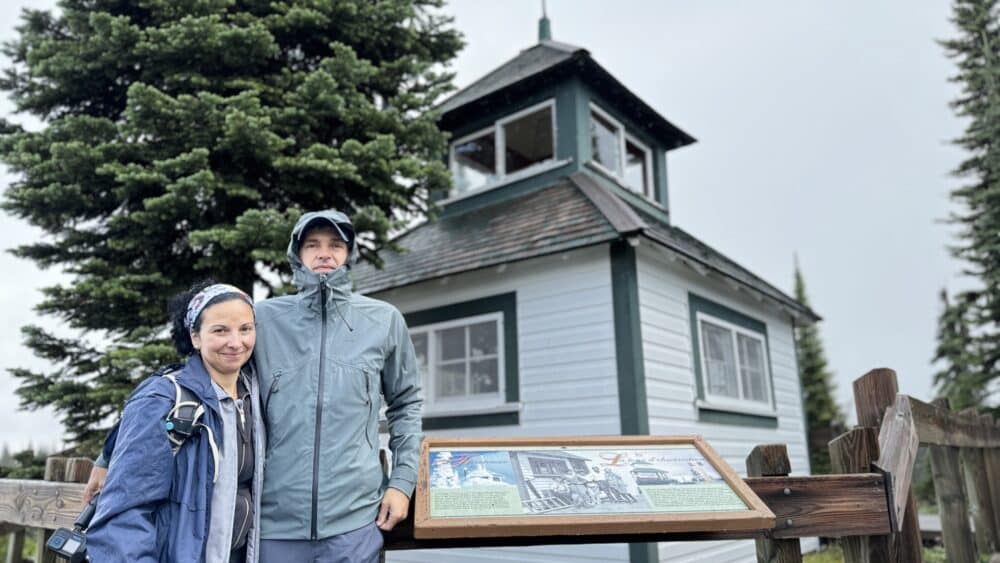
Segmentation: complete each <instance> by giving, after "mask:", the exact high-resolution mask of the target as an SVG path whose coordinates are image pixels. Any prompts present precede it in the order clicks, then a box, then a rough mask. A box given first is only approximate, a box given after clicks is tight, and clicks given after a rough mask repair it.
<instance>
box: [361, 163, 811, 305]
mask: <svg viewBox="0 0 1000 563" xmlns="http://www.w3.org/2000/svg"><path fill="white" fill-rule="evenodd" d="M638 235H642V236H644V237H646V238H648V239H649V240H652V241H653V242H655V243H657V244H659V245H661V246H663V247H665V248H667V249H668V250H670V251H671V252H673V253H674V254H675V255H676V256H677V257H678V258H679V259H680V260H682V261H683V262H685V263H687V264H688V265H690V266H691V267H692V268H694V269H695V270H697V271H699V272H702V273H705V274H711V275H714V276H717V277H721V278H722V279H724V280H727V281H728V282H729V283H731V284H735V285H736V286H737V287H740V288H742V289H746V290H748V291H749V292H750V293H751V294H753V295H755V296H757V297H758V298H759V299H761V300H767V301H770V302H772V303H775V304H777V305H779V306H781V307H782V308H784V309H786V310H788V311H789V312H791V313H793V314H795V315H796V316H801V317H804V318H805V319H806V320H807V322H813V321H817V320H819V318H820V317H819V316H818V315H817V314H816V313H814V312H813V311H812V310H811V309H809V308H808V307H805V306H803V305H802V304H800V303H799V302H798V301H796V300H795V299H793V298H792V297H790V296H788V295H786V294H785V293H784V292H782V291H781V290H779V289H778V288H776V287H774V286H773V285H771V284H769V283H767V282H766V281H764V280H763V279H761V278H760V277H758V276H756V275H755V274H753V273H752V272H750V271H749V270H747V269H746V268H744V267H742V266H740V265H739V264H737V263H736V262H734V261H732V260H730V259H729V258H727V257H726V256H724V255H722V254H721V253H720V252H718V251H716V250H714V249H713V248H711V247H710V246H708V245H707V244H705V243H703V242H701V241H699V240H698V239H696V238H694V237H693V236H691V235H690V234H688V233H687V232H685V231H683V230H682V229H679V228H677V227H674V226H671V225H669V224H667V223H665V222H663V221H662V220H660V219H659V218H657V217H655V216H653V215H652V214H650V213H647V212H645V211H643V210H641V209H639V208H637V207H634V206H633V205H631V204H629V203H627V202H626V201H625V200H624V199H622V198H620V197H619V196H618V195H616V194H615V193H613V192H612V191H611V190H609V189H608V188H606V187H604V186H602V185H600V184H598V183H597V181H596V180H594V178H592V177H591V176H590V175H589V174H588V173H585V172H578V173H576V174H573V175H572V176H569V177H568V178H564V179H562V180H559V181H558V182H556V183H555V184H553V185H551V186H549V187H546V188H542V189H540V190H537V191H533V192H530V193H527V194H525V195H521V196H518V197H514V198H511V199H508V200H504V201H500V202H497V203H494V204H492V205H489V206H485V207H481V208H478V209H475V210H471V211H469V212H466V213H460V214H455V215H446V216H444V217H442V218H440V219H438V220H436V221H430V222H427V223H424V224H422V225H419V226H417V227H415V228H413V229H412V230H410V231H409V232H407V233H405V234H403V235H402V236H400V237H399V238H398V239H396V241H395V242H397V243H398V244H399V245H400V246H401V247H402V248H403V249H405V251H404V252H401V253H400V252H392V251H384V252H382V253H381V255H380V256H381V258H382V260H383V262H384V267H383V269H377V268H375V267H374V266H372V265H371V264H368V263H362V264H358V265H357V266H356V267H355V268H354V279H355V282H356V284H357V287H358V291H360V292H361V293H365V294H371V293H378V292H382V291H386V290H389V289H394V288H398V287H403V286H407V285H411V284H414V283H419V282H423V281H427V280H432V279H438V278H442V277H445V276H450V275H455V274H459V273H462V272H468V271H472V270H478V269H481V268H487V267H491V266H498V265H500V264H506V263H510V262H516V261H519V260H526V259H528V258H536V257H539V256H545V255H548V254H554V253H558V252H565V251H567V250H572V249H575V248H582V247H585V246H591V245H594V244H599V243H604V242H609V241H612V240H616V239H619V238H623V237H632V236H638Z"/></svg>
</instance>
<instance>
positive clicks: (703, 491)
mask: <svg viewBox="0 0 1000 563" xmlns="http://www.w3.org/2000/svg"><path fill="white" fill-rule="evenodd" d="M421 462H422V463H421V467H420V475H419V479H418V483H417V487H418V490H419V494H418V496H417V506H416V514H415V519H414V536H415V537H416V538H449V537H454V538H459V537H498V536H511V537H513V536H536V535H559V534H572V535H576V534H588V533H601V534H608V533H626V534H627V533H656V532H662V533H669V532H674V531H676V532H692V531H716V530H762V529H768V528H770V527H771V526H772V525H773V523H774V515H773V514H772V513H771V512H770V510H768V509H767V507H766V506H765V505H764V504H763V503H762V502H761V501H760V499H758V498H757V496H756V495H754V493H753V491H751V490H750V488H749V487H747V486H746V484H745V483H744V482H743V480H742V479H740V478H739V477H738V476H737V475H736V474H735V473H734V472H733V470H732V469H731V468H730V467H729V466H728V465H726V463H725V462H724V461H723V460H722V459H721V458H720V457H719V456H718V455H717V454H716V453H715V452H714V451H713V450H712V449H711V448H710V447H709V446H708V444H706V443H705V442H704V441H703V440H702V439H701V438H700V437H698V436H679V437H675V436H669V437H664V436H661V437H657V436H602V437H593V438H578V437H572V438H510V439H433V438H428V439H426V440H425V441H424V444H423V455H422V458H421Z"/></svg>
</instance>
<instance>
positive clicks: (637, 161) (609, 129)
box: [590, 104, 653, 198]
mask: <svg viewBox="0 0 1000 563" xmlns="http://www.w3.org/2000/svg"><path fill="white" fill-rule="evenodd" d="M590 151H591V158H592V160H593V162H594V164H596V165H597V166H598V167H599V168H600V169H602V170H603V171H604V172H605V173H607V174H608V175H610V176H612V177H613V178H615V179H616V180H618V181H619V182H620V183H621V184H622V185H624V186H625V187H627V188H628V189H630V190H632V191H634V192H636V193H640V194H642V195H644V196H646V197H648V198H652V197H653V175H652V155H651V153H650V151H649V149H648V148H646V146H645V145H643V144H642V143H641V142H639V141H638V140H637V139H636V138H635V137H633V136H632V135H629V134H628V133H626V132H625V128H624V127H622V125H621V123H619V122H618V121H617V120H615V119H614V118H613V117H611V116H610V115H608V114H607V113H606V112H604V111H603V110H601V109H600V108H598V107H597V106H595V105H593V104H591V106H590Z"/></svg>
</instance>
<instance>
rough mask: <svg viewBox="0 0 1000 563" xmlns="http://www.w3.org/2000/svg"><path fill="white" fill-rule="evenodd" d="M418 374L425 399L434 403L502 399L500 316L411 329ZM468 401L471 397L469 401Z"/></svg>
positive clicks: (498, 400) (483, 316)
mask: <svg viewBox="0 0 1000 563" xmlns="http://www.w3.org/2000/svg"><path fill="white" fill-rule="evenodd" d="M410 338H411V339H412V340H413V347H414V349H415V350H416V353H417V362H418V364H419V368H420V374H421V377H422V378H423V385H424V397H425V398H424V400H425V402H426V403H427V405H428V406H429V407H430V408H431V410H433V408H434V407H435V406H440V405H446V404H448V403H453V402H456V401H458V402H460V403H459V404H460V405H462V406H469V405H471V404H473V403H478V404H499V403H502V402H503V394H502V393H503V383H502V381H501V379H500V374H502V373H503V357H502V356H501V355H500V353H499V352H500V350H502V349H503V315H502V314H501V313H492V314H489V315H480V316H476V317H469V318H464V319H457V320H453V321H447V322H443V323H435V324H432V325H427V326H422V327H419V328H414V329H411V330H410ZM470 401H471V402H470Z"/></svg>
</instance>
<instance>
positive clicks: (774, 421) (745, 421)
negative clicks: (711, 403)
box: [698, 407, 778, 428]
mask: <svg viewBox="0 0 1000 563" xmlns="http://www.w3.org/2000/svg"><path fill="white" fill-rule="evenodd" d="M698 422H709V423H712V424H729V425H732V426H749V427H752V428H777V427H778V416H777V415H774V416H768V415H760V414H746V413H742V412H733V411H727V410H715V409H711V408H708V407H698Z"/></svg>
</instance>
